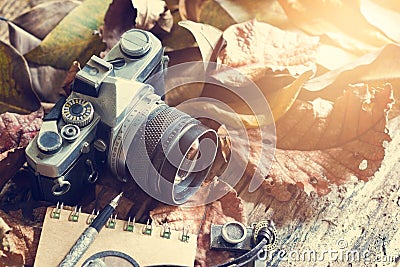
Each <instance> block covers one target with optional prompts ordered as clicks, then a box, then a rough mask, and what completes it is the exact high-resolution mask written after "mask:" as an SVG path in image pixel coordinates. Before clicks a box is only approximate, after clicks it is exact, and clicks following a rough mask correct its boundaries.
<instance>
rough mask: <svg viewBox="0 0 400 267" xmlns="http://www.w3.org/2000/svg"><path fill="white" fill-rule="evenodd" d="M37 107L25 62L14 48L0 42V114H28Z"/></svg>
mask: <svg viewBox="0 0 400 267" xmlns="http://www.w3.org/2000/svg"><path fill="white" fill-rule="evenodd" d="M39 107H40V102H39V100H38V98H37V96H36V95H35V93H34V92H33V90H32V83H31V76H30V73H29V70H28V64H27V63H26V60H25V59H24V58H23V57H22V56H21V54H20V53H18V51H17V50H15V48H13V47H12V46H10V45H8V44H6V43H3V42H0V113H2V112H6V111H14V112H21V113H29V112H31V111H34V110H37V109H38V108H39Z"/></svg>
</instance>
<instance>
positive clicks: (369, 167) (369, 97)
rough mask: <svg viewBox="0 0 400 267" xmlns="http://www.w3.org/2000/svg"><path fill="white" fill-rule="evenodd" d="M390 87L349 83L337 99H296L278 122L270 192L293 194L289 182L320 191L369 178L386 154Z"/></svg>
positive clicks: (281, 196) (267, 182)
mask: <svg viewBox="0 0 400 267" xmlns="http://www.w3.org/2000/svg"><path fill="white" fill-rule="evenodd" d="M391 97H392V87H391V86H390V84H387V85H385V87H384V88H369V87H368V86H367V85H357V86H354V87H350V88H349V89H348V90H346V92H345V93H344V95H343V96H341V97H339V98H338V99H337V100H336V101H335V102H334V103H332V102H330V101H326V100H323V99H315V100H314V101H313V102H303V101H297V102H296V103H295V105H294V106H293V107H292V109H291V110H290V111H289V112H288V113H286V115H285V116H284V117H283V118H282V119H281V120H279V121H278V122H277V124H276V127H277V140H278V143H277V150H276V153H275V161H274V162H273V164H272V166H271V170H270V173H269V175H268V177H267V178H266V180H265V183H264V187H265V188H266V190H267V192H269V193H270V194H272V195H274V196H275V197H276V198H278V199H280V200H287V199H288V198H290V192H289V190H288V186H289V185H297V186H299V187H301V188H302V189H303V190H304V191H305V192H307V193H311V192H316V193H318V194H320V195H323V194H326V193H328V192H329V191H330V187H331V186H332V185H334V184H343V183H345V182H348V181H351V180H352V179H355V178H357V179H359V180H363V181H368V180H369V179H371V178H372V177H373V175H374V173H375V172H376V171H377V170H378V169H379V167H380V165H381V162H382V160H383V157H384V154H385V144H384V143H385V142H388V141H390V140H391V139H390V136H389V134H388V132H387V128H386V123H387V113H388V111H389V109H390V106H391V103H392V98H391Z"/></svg>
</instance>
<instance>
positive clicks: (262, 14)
mask: <svg viewBox="0 0 400 267" xmlns="http://www.w3.org/2000/svg"><path fill="white" fill-rule="evenodd" d="M186 2H190V1H186ZM186 10H190V11H191V13H195V14H199V15H197V16H199V20H196V21H201V22H203V23H207V24H210V25H213V26H214V27H217V28H219V29H221V30H225V29H226V28H227V27H229V26H230V25H232V24H235V23H241V22H245V21H248V20H251V19H256V20H258V21H261V22H266V23H269V24H271V25H274V26H276V27H279V28H280V29H284V30H289V29H293V24H291V22H290V21H289V19H288V17H287V16H286V14H285V12H284V10H283V9H282V7H281V6H280V4H279V1H277V0H269V1H257V0H250V1H249V0H212V1H205V3H204V4H203V5H202V6H201V8H200V9H199V8H197V7H195V6H194V5H193V3H191V4H188V3H186ZM192 10H193V11H192Z"/></svg>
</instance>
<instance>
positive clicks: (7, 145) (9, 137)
mask: <svg viewBox="0 0 400 267" xmlns="http://www.w3.org/2000/svg"><path fill="white" fill-rule="evenodd" d="M42 118H43V110H42V109H39V110H38V111H35V112H33V113H31V114H29V115H19V114H15V113H9V112H7V113H4V114H1V115H0V136H1V139H0V153H3V152H5V151H7V150H9V149H12V148H17V147H25V146H27V145H28V143H29V142H30V141H31V140H32V139H33V138H34V137H35V135H36V134H37V133H38V132H39V130H40V126H41V125H42Z"/></svg>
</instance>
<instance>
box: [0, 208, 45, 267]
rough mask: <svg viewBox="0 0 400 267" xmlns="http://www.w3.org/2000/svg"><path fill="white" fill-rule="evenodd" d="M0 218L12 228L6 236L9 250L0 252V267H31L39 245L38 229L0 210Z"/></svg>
mask: <svg viewBox="0 0 400 267" xmlns="http://www.w3.org/2000/svg"><path fill="white" fill-rule="evenodd" d="M0 217H1V218H3V219H4V221H5V222H6V223H7V224H8V225H9V226H10V227H11V228H12V230H11V231H10V232H9V233H8V234H7V243H8V248H9V250H5V249H4V248H3V247H2V249H1V250H0V266H17V265H18V264H19V265H27V266H32V265H33V262H34V259H35V255H36V250H37V247H38V245H39V237H40V228H39V227H33V226H30V225H27V224H25V223H24V222H22V221H21V220H18V219H16V218H13V217H12V216H10V215H8V214H7V213H5V212H3V211H2V210H0Z"/></svg>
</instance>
